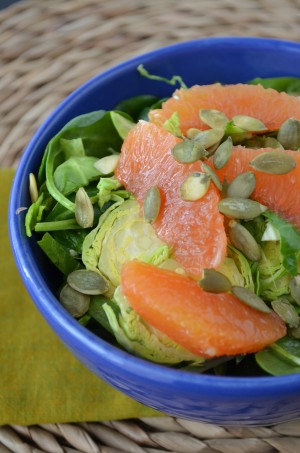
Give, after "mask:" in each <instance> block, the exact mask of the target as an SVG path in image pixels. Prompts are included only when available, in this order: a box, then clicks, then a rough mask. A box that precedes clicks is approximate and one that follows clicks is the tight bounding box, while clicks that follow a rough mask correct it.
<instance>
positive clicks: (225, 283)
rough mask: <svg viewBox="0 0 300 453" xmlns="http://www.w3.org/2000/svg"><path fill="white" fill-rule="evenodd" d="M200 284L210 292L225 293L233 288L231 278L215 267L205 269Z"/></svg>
mask: <svg viewBox="0 0 300 453" xmlns="http://www.w3.org/2000/svg"><path fill="white" fill-rule="evenodd" d="M198 284H199V286H200V287H201V288H202V289H204V291H207V292H210V293H225V292H227V291H230V290H231V282H230V280H229V279H228V278H227V277H226V275H224V274H222V273H221V272H219V271H216V270H215V269H204V270H203V276H202V279H201V280H199V282H198Z"/></svg>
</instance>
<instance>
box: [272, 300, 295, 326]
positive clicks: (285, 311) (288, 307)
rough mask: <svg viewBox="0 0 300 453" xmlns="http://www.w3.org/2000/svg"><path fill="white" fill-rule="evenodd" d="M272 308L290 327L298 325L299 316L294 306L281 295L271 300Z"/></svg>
mask: <svg viewBox="0 0 300 453" xmlns="http://www.w3.org/2000/svg"><path fill="white" fill-rule="evenodd" d="M271 305H272V308H273V310H274V311H275V313H277V314H278V315H279V316H280V318H281V319H283V321H284V322H285V323H286V324H288V325H289V326H290V327H298V325H299V316H298V313H297V311H296V310H295V307H294V306H293V305H292V304H290V303H289V301H288V300H287V299H286V298H284V297H282V298H279V299H276V300H273V301H272V302H271Z"/></svg>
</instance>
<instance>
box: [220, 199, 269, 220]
mask: <svg viewBox="0 0 300 453" xmlns="http://www.w3.org/2000/svg"><path fill="white" fill-rule="evenodd" d="M218 207H219V211H220V212H222V214H224V215H226V216H227V217H231V218H234V219H240V220H252V219H254V218H255V217H258V216H259V215H260V214H261V213H262V212H264V211H266V210H267V208H266V206H264V205H262V204H260V203H258V202H257V201H254V200H249V199H248V198H238V197H231V198H223V200H221V201H219V204H218Z"/></svg>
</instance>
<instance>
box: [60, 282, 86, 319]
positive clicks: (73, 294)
mask: <svg viewBox="0 0 300 453" xmlns="http://www.w3.org/2000/svg"><path fill="white" fill-rule="evenodd" d="M59 300H60V303H61V304H62V305H63V307H64V308H65V309H66V310H67V311H68V312H69V313H70V314H71V315H72V316H74V317H75V318H80V317H81V316H83V315H84V314H85V313H86V312H87V311H88V309H89V305H90V296H88V295H87V294H82V293H80V292H78V291H76V290H75V289H73V288H72V287H71V286H70V285H68V284H66V285H65V286H64V287H63V289H62V290H61V292H60V295H59Z"/></svg>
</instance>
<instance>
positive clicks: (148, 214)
mask: <svg viewBox="0 0 300 453" xmlns="http://www.w3.org/2000/svg"><path fill="white" fill-rule="evenodd" d="M160 205H161V196H160V191H159V188H158V187H157V186H153V187H150V189H148V190H147V192H146V195H145V198H144V218H145V220H146V222H149V223H153V222H154V221H155V220H156V219H157V216H158V214H159V211H160Z"/></svg>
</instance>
